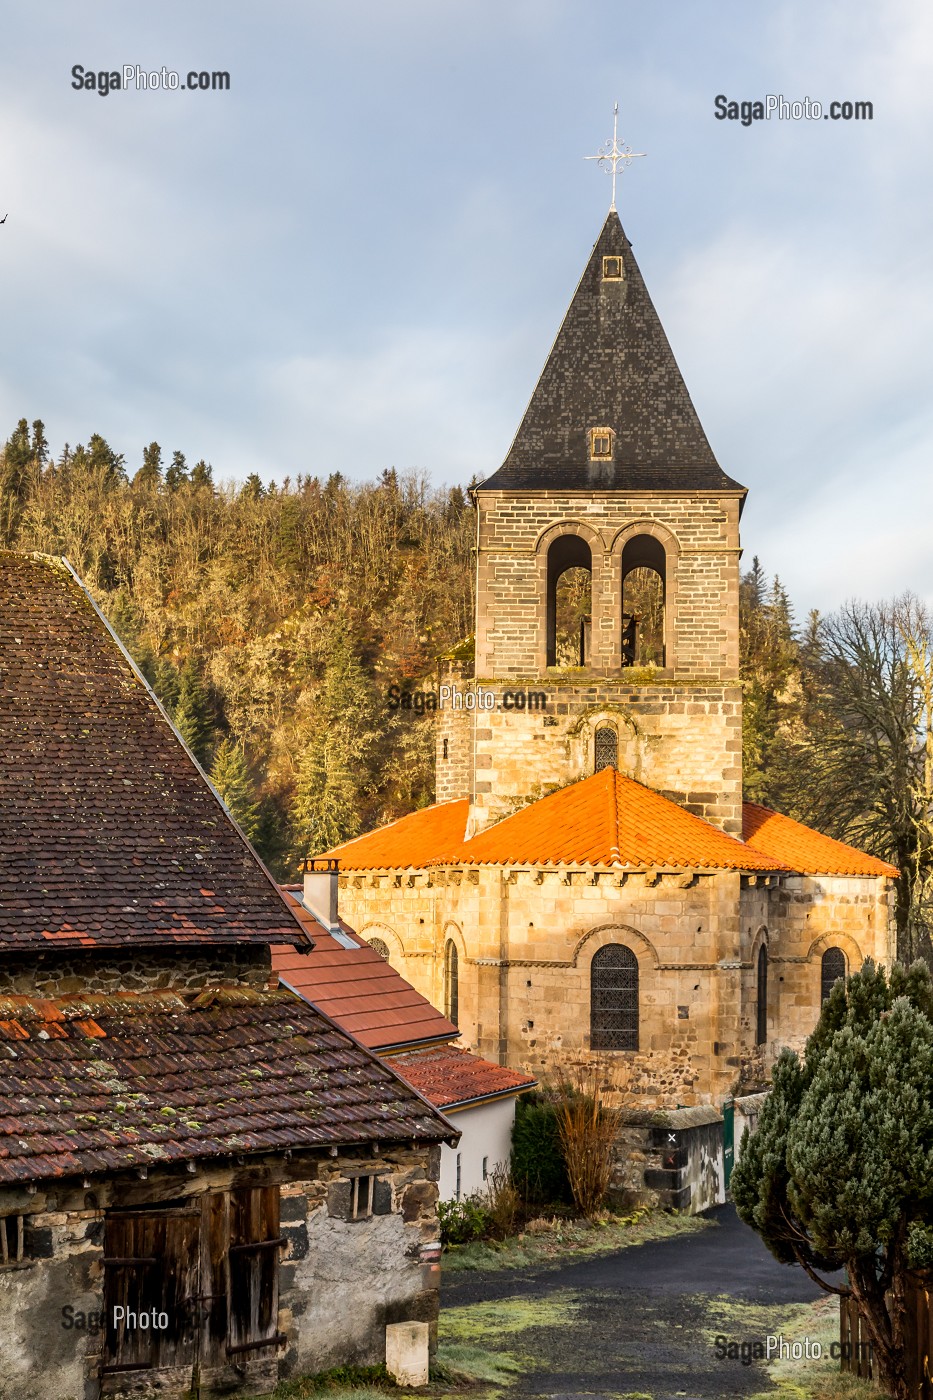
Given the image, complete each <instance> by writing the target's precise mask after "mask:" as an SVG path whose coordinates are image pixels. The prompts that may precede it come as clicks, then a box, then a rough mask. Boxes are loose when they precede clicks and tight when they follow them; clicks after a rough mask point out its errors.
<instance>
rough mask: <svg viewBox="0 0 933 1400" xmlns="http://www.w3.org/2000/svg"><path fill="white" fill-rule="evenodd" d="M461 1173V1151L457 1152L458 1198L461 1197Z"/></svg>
mask: <svg viewBox="0 0 933 1400" xmlns="http://www.w3.org/2000/svg"><path fill="white" fill-rule="evenodd" d="M460 1187H461V1175H460V1153H459V1152H458V1153H457V1200H458V1201H459V1199H460Z"/></svg>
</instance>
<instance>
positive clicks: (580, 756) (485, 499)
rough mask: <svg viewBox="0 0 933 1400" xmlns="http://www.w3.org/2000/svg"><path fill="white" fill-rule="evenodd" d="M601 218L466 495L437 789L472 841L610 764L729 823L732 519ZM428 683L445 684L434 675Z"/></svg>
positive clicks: (736, 771) (662, 347)
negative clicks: (464, 648)
mask: <svg viewBox="0 0 933 1400" xmlns="http://www.w3.org/2000/svg"><path fill="white" fill-rule="evenodd" d="M745 494H746V492H745V488H744V487H743V486H740V485H739V484H738V482H736V481H733V480H732V478H731V477H729V476H727V475H726V474H725V472H723V470H722V468H721V467H720V466H719V464H718V462H717V461H716V458H715V457H714V455H713V452H712V449H711V448H710V445H709V443H708V441H707V439H706V434H705V433H704V431H703V428H702V426H701V424H700V421H699V418H698V417H697V414H696V410H695V409H694V407H693V404H692V402H691V400H690V395H689V394H688V392H687V388H686V385H685V384H684V381H683V378H682V376H681V373H680V370H679V369H678V367H677V363H676V361H675V359H674V356H673V353H672V351H671V348H670V345H669V343H668V340H667V337H666V335H665V333H664V329H663V327H662V325H661V322H660V320H659V318H658V315H657V312H656V311H655V309H654V306H653V304H652V302H651V298H650V297H649V295H648V291H647V289H646V287H645V284H644V281H643V280H642V276H641V272H640V271H639V268H638V264H637V263H636V261H635V256H634V254H633V252H632V245H631V244H630V242H629V241H628V239H627V237H626V235H625V233H624V231H623V228H622V225H621V223H620V222H619V218H618V215H617V214H616V213H615V211H614V210H613V211H611V212H610V214H609V216H608V218H607V219H606V222H605V224H604V225H603V229H602V232H601V233H600V235H599V238H598V240H597V242H596V246H595V247H594V249H593V252H592V255H591V256H590V259H589V261H588V263H587V265H586V269H585V271H584V273H583V277H582V279H581V281H580V284H579V286H578V287H577V290H576V292H575V293H574V296H573V299H572V301H571V303H570V308H569V310H568V311H567V314H566V316H565V317H564V321H563V324H562V326H561V328H560V331H559V332H558V335H557V339H556V341H555V343H554V346H553V349H552V350H551V353H550V355H549V356H548V360H547V363H546V364H545V366H544V370H543V371H542V374H541V377H540V379H539V380H538V383H537V386H536V388H535V391H534V393H533V395H532V398H531V402H530V403H529V405H528V408H527V410H526V412H525V416H524V418H523V419H522V422H521V425H520V427H519V429H518V432H517V434H516V436H515V440H514V441H513V443H512V446H511V447H510V449H509V452H508V455H507V456H506V459H505V461H504V463H503V465H502V466H501V467H500V468H499V470H498V471H497V472H495V473H494V475H492V476H491V477H490V478H489V479H488V480H487V481H484V482H483V483H482V485H480V486H479V487H477V488H476V491H475V501H476V506H477V517H478V520H477V607H476V639H475V658H474V664H473V668H472V670H473V674H472V678H471V679H470V680H469V681H468V680H467V676H466V672H467V669H468V668H467V665H466V664H465V662H464V660H463V659H462V658H461V659H458V660H457V661H456V662H453V663H452V672H453V671H456V673H457V674H456V676H453V674H452V673H451V676H449V677H447V679H448V680H450V679H454V680H456V681H457V682H458V683H459V685H460V686H461V687H463V686H465V685H468V686H471V687H472V688H473V690H474V708H472V709H469V710H468V709H466V708H464V709H462V710H459V709H452V708H451V707H450V705H448V706H447V707H446V708H444V709H442V711H441V716H440V723H439V726H438V752H437V778H438V786H437V796H438V799H439V800H445V799H447V798H453V797H464V796H469V797H470V799H471V828H470V829H471V830H473V831H477V830H480V829H482V828H483V827H484V826H486V825H488V824H489V823H490V822H492V821H496V820H498V819H499V818H500V817H501V816H503V815H505V814H507V813H508V812H510V811H512V810H514V809H515V808H516V807H517V806H521V805H523V804H524V803H525V802H527V801H529V800H530V799H533V798H535V797H538V796H541V795H542V794H543V793H545V792H547V791H549V790H550V789H552V788H554V787H557V786H561V785H563V784H565V783H567V782H571V781H573V780H575V779H577V778H581V777H585V776H586V775H587V774H588V773H591V772H593V771H594V768H598V767H603V766H605V765H606V764H608V763H612V764H614V765H616V766H617V767H618V768H619V769H620V770H621V771H622V772H624V773H626V774H627V775H628V776H630V777H633V778H636V779H637V780H638V781H640V782H642V783H645V784H647V785H648V786H649V787H652V788H654V789H656V790H657V791H659V792H662V793H664V794H665V795H666V796H669V797H671V798H673V799H674V800H675V801H677V802H679V803H680V804H681V805H683V806H684V807H686V808H687V809H688V810H690V811H692V812H695V813H696V814H697V815H698V816H702V817H705V818H706V819H707V820H708V821H711V822H713V823H714V824H715V825H717V826H720V827H721V828H722V829H723V830H725V831H728V832H730V833H732V834H734V835H741V829H742V770H741V761H742V701H741V691H740V689H739V682H738V670H739V553H740V550H739V515H740V513H741V508H742V504H743V501H744V498H745ZM443 680H444V677H442V681H443Z"/></svg>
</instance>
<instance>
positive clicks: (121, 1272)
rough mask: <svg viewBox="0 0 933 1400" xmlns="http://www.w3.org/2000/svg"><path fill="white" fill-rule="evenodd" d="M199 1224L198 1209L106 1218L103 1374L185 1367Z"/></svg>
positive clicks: (191, 1339)
mask: <svg viewBox="0 0 933 1400" xmlns="http://www.w3.org/2000/svg"><path fill="white" fill-rule="evenodd" d="M200 1228H201V1210H200V1206H197V1207H196V1208H194V1209H186V1210H177V1209H176V1210H141V1211H121V1212H119V1213H114V1214H111V1215H108V1216H107V1221H106V1225H105V1229H104V1261H103V1263H104V1307H105V1318H106V1332H105V1339H104V1358H103V1374H104V1376H108V1375H120V1374H121V1373H123V1372H127V1371H138V1370H147V1371H148V1370H165V1369H173V1370H174V1369H177V1368H186V1369H187V1370H189V1371H190V1369H191V1367H192V1366H193V1364H194V1361H195V1359H196V1356H197V1331H196V1327H195V1325H194V1316H195V1299H196V1297H197V1294H198V1236H199V1232H200ZM121 1309H122V1313H121V1312H120V1310H121ZM115 1312H116V1314H118V1315H116V1316H115ZM142 1319H145V1325H141V1321H142ZM163 1322H164V1326H162V1325H160V1324H161V1323H163Z"/></svg>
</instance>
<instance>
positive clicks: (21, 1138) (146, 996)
mask: <svg viewBox="0 0 933 1400" xmlns="http://www.w3.org/2000/svg"><path fill="white" fill-rule="evenodd" d="M450 1136H451V1131H450V1128H449V1127H448V1125H447V1124H445V1123H444V1122H443V1120H442V1119H440V1118H439V1117H438V1116H437V1115H436V1114H435V1113H434V1111H433V1110H432V1109H431V1108H430V1107H429V1106H428V1105H427V1104H425V1103H424V1102H423V1100H422V1099H420V1098H419V1097H418V1095H417V1094H416V1093H414V1092H413V1091H412V1090H411V1089H410V1088H409V1087H408V1085H407V1084H406V1083H405V1082H404V1081H403V1080H401V1079H400V1078H399V1077H398V1076H397V1075H396V1074H394V1073H393V1072H392V1070H391V1069H389V1068H388V1067H387V1066H386V1065H385V1064H384V1063H383V1062H382V1061H381V1060H378V1059H376V1058H375V1057H374V1056H373V1055H371V1054H370V1053H369V1052H368V1051H367V1050H364V1049H363V1048H362V1047H361V1046H359V1045H357V1044H355V1043H354V1042H353V1041H352V1040H351V1039H350V1038H349V1037H348V1036H346V1035H344V1034H343V1032H342V1031H340V1030H339V1029H338V1028H337V1027H336V1026H334V1025H333V1024H332V1023H331V1022H330V1021H329V1020H328V1019H327V1017H325V1016H323V1015H321V1013H320V1012H319V1011H317V1010H315V1008H314V1007H311V1006H309V1005H308V1004H307V1003H306V1002H303V1001H301V1000H300V999H299V998H297V997H295V996H293V995H292V994H291V993H290V992H286V991H275V992H250V991H246V990H242V989H234V988H230V989H225V990H220V991H209V992H203V993H201V994H200V995H199V996H195V997H191V996H186V997H182V996H179V995H177V994H175V993H173V992H149V993H145V992H144V993H131V992H127V993H122V994H120V995H117V996H96V995H95V996H91V995H88V996H71V997H63V998H60V999H58V1000H55V1001H44V1000H41V999H36V998H29V997H24V996H8V997H0V1181H3V1182H27V1181H40V1180H44V1179H49V1178H55V1177H63V1176H70V1175H73V1174H76V1173H81V1174H94V1173H99V1172H107V1173H110V1172H114V1171H118V1170H120V1169H127V1168H136V1167H140V1166H154V1165H158V1164H162V1165H166V1164H171V1163H173V1162H184V1161H190V1160H192V1159H195V1158H209V1157H218V1156H227V1155H231V1154H243V1153H257V1152H281V1151H283V1150H284V1149H285V1148H293V1149H299V1148H315V1147H321V1146H328V1145H332V1144H337V1145H340V1144H346V1145H352V1144H358V1143H368V1142H373V1141H379V1142H384V1143H386V1142H399V1141H411V1140H415V1139H417V1140H421V1141H431V1142H437V1141H443V1140H445V1139H449V1138H450Z"/></svg>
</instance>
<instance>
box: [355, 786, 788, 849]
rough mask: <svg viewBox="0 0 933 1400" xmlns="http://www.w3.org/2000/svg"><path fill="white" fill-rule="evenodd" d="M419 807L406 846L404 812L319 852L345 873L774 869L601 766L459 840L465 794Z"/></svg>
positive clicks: (715, 829)
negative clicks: (427, 868) (461, 868)
mask: <svg viewBox="0 0 933 1400" xmlns="http://www.w3.org/2000/svg"><path fill="white" fill-rule="evenodd" d="M454 809H456V810H454ZM432 811H433V812H434V813H435V814H436V819H435V824H434V836H433V840H430V839H429V832H430V827H429V825H428V823H427V821H426V820H425V819H426V816H427V812H432ZM427 812H419V813H414V814H413V816H418V817H420V818H422V822H423V828H422V827H419V838H420V839H419V840H418V841H417V842H413V843H412V844H411V845H410V844H409V841H408V829H407V828H406V825H405V824H406V822H408V821H411V820H412V819H413V818H412V817H405V818H403V819H402V820H401V821H398V822H394V823H393V824H392V826H388V827H383V828H382V830H381V831H376V832H373V833H372V835H371V836H361V837H358V838H357V840H356V841H353V842H348V843H347V845H345V846H338V847H337V848H336V849H335V850H334V851H331V852H329V854H330V855H332V856H336V857H338V859H339V860H340V863H341V865H342V866H343V867H344V868H345V869H349V870H357V869H372V868H374V867H391V866H407V865H415V864H419V863H420V864H422V865H430V864H458V865H617V866H623V867H631V868H635V869H645V868H650V867H655V866H660V867H664V868H670V867H673V868H674V869H688V868H696V867H699V868H704V869H715V870H755V871H760V870H780V869H783V867H782V866H781V864H780V862H779V861H776V860H772V859H771V858H770V857H769V856H767V855H763V854H761V853H760V852H758V851H753V850H751V849H750V848H749V847H747V846H745V845H744V844H743V843H742V842H741V841H737V840H736V839H735V838H734V837H732V836H727V835H726V834H725V833H724V832H722V831H720V830H719V828H718V827H715V826H711V825H710V824H709V822H705V821H703V820H702V818H700V817H695V816H693V815H692V814H691V813H690V812H685V811H684V809H683V808H682V807H678V805H677V803H676V802H671V801H670V799H669V798H666V797H662V796H661V794H660V793H658V792H654V791H652V789H651V788H647V787H644V786H643V784H641V783H636V782H635V781H634V780H633V779H632V778H626V777H624V776H623V774H621V773H619V772H618V771H617V770H616V769H615V768H603V769H602V770H601V771H600V772H599V773H594V774H592V775H591V776H590V777H589V778H584V779H583V780H582V781H581V782H578V783H572V784H571V785H570V786H569V787H565V788H560V789H559V790H558V791H557V792H552V793H550V794H549V795H548V796H547V797H542V798H541V799H540V800H539V801H537V802H532V803H530V804H529V806H527V807H523V808H522V809H521V810H520V811H518V812H515V813H514V814H513V815H512V816H510V817H505V818H503V820H502V821H500V822H496V824H495V825H494V826H490V827H487V828H486V830H485V831H482V832H480V833H479V835H477V836H474V837H473V838H472V839H471V840H469V841H464V840H463V839H462V832H463V823H464V822H465V820H466V813H467V803H466V801H461V802H448V803H444V804H442V805H440V806H437V807H434V808H428V809H427ZM457 833H459V836H458V835H457ZM413 847H415V849H416V850H417V855H418V860H417V861H416V860H415V859H414V855H413Z"/></svg>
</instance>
